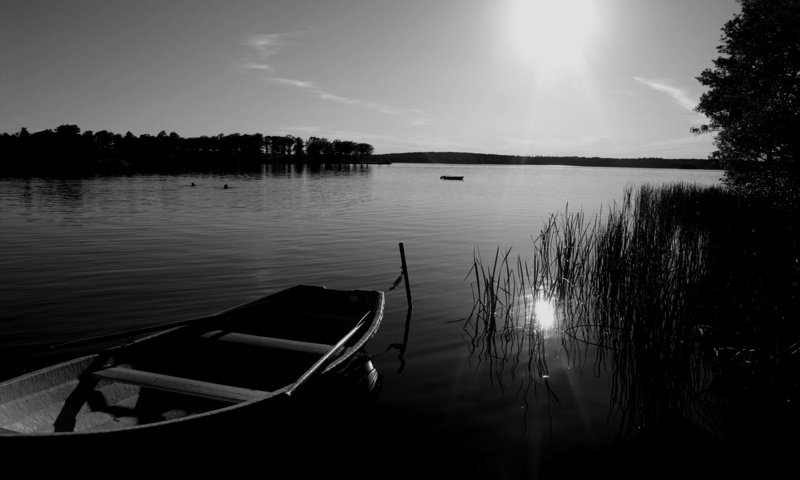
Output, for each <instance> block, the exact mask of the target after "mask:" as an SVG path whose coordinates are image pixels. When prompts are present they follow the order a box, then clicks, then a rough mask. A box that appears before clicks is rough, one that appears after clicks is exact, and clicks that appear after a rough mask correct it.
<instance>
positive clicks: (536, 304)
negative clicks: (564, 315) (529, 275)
mask: <svg viewBox="0 0 800 480" xmlns="http://www.w3.org/2000/svg"><path fill="white" fill-rule="evenodd" d="M518 302H519V303H518V305H517V308H518V309H519V310H518V317H517V318H518V324H517V327H518V328H522V329H535V330H539V331H542V332H546V333H547V332H549V333H551V332H550V331H551V330H552V329H553V328H555V326H556V306H555V303H554V302H553V300H552V299H550V298H549V297H548V296H547V295H546V294H545V293H544V292H541V291H534V290H531V291H529V292H527V293H525V294H523V295H521V296H520V297H519V300H518Z"/></svg>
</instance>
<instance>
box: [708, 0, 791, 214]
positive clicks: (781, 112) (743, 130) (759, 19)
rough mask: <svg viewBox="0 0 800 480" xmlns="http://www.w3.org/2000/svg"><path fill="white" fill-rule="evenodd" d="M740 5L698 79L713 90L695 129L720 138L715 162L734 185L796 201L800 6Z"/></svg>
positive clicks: (778, 1) (774, 2)
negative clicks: (702, 119) (716, 54)
mask: <svg viewBox="0 0 800 480" xmlns="http://www.w3.org/2000/svg"><path fill="white" fill-rule="evenodd" d="M739 3H740V4H741V7H742V8H741V12H740V13H737V14H736V15H735V16H734V17H733V19H731V20H730V21H728V22H727V23H726V24H725V26H724V27H723V29H722V31H723V35H722V38H721V42H722V43H721V45H720V46H718V47H717V50H718V52H719V53H720V54H721V55H720V57H718V58H717V59H716V60H714V62H713V63H714V67H713V68H708V69H706V70H704V71H703V72H702V73H701V75H700V76H699V77H697V79H698V80H699V81H700V83H701V84H702V85H704V86H705V87H707V88H708V91H707V92H705V93H704V94H703V95H702V96H701V98H700V103H699V105H698V107H697V111H698V112H700V113H702V114H704V115H706V116H707V117H708V119H709V122H708V123H707V124H706V125H702V126H701V127H698V128H695V129H693V131H694V132H696V133H704V132H714V133H716V138H715V145H716V147H717V151H716V152H714V154H713V157H714V158H715V159H717V160H720V161H721V162H722V163H723V165H724V166H725V169H726V172H727V175H726V181H727V183H728V184H730V185H733V186H736V187H738V188H740V189H744V190H746V191H749V192H750V193H762V194H773V193H776V192H781V194H782V195H783V196H784V197H786V196H788V197H790V198H792V199H797V198H798V193H799V192H800V187H798V184H800V182H798V179H800V171H799V170H798V164H797V159H798V157H799V156H800V74H798V72H800V29H798V28H797V26H798V25H800V2H798V1H797V0H739ZM771 179H781V180H782V181H780V182H773V181H771ZM765 189H766V191H765Z"/></svg>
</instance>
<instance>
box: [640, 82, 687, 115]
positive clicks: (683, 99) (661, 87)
mask: <svg viewBox="0 0 800 480" xmlns="http://www.w3.org/2000/svg"><path fill="white" fill-rule="evenodd" d="M633 79H634V80H636V81H637V82H639V83H641V84H643V85H646V86H648V87H650V88H652V89H653V90H656V91H658V92H662V93H666V94H667V95H669V96H670V97H672V100H674V101H675V102H676V103H677V104H678V105H680V106H681V107H683V108H684V109H686V110H688V111H690V112H694V108H695V107H696V106H697V104H698V103H699V100H698V99H697V98H694V97H693V96H692V95H691V94H690V93H689V92H687V91H686V90H684V89H682V88H679V87H676V86H673V85H670V83H669V82H668V81H664V80H653V79H649V78H643V77H633Z"/></svg>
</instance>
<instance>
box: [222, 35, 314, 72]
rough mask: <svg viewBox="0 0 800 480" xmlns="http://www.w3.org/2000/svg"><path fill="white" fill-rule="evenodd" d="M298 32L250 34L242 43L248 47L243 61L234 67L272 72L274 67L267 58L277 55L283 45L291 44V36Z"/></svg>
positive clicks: (294, 36) (295, 36) (243, 69)
mask: <svg viewBox="0 0 800 480" xmlns="http://www.w3.org/2000/svg"><path fill="white" fill-rule="evenodd" d="M300 35H301V33H300V32H288V33H270V34H259V35H250V36H248V37H246V38H245V39H244V41H243V42H242V43H244V45H246V46H247V47H248V49H247V52H246V53H245V57H244V61H243V62H241V64H240V65H239V66H237V67H236V68H237V69H238V70H242V71H255V72H274V71H275V67H274V66H272V65H271V64H269V63H267V59H268V58H270V57H272V56H274V55H277V54H278V53H279V52H280V51H281V50H282V49H283V47H285V46H287V45H289V44H291V39H292V38H297V37H298V36H300Z"/></svg>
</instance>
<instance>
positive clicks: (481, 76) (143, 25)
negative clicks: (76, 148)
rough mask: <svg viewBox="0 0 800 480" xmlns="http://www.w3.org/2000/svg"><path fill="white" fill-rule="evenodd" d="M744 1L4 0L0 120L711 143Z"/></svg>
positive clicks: (189, 132) (475, 138) (543, 142)
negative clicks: (708, 125)
mask: <svg viewBox="0 0 800 480" xmlns="http://www.w3.org/2000/svg"><path fill="white" fill-rule="evenodd" d="M738 11H739V5H738V4H737V3H736V1H735V0H315V1H311V0H260V1H256V0H225V1H221V0H220V1H211V0H158V1H150V0H135V1H132V0H124V1H118V0H71V1H65V0H51V1H41V0H0V62H2V63H1V64H0V132H8V133H14V132H17V131H19V129H20V128H21V127H27V128H28V129H29V130H30V131H37V130H42V129H45V128H55V127H57V126H58V125H61V124H65V123H70V124H77V125H78V126H79V127H81V128H82V129H83V130H94V131H97V130H110V131H112V132H115V133H125V132H126V131H131V132H133V133H134V134H137V135H139V134H143V133H150V134H157V133H158V132H160V131H161V130H166V131H167V132H172V131H175V132H177V133H179V134H180V135H182V136H199V135H215V134H218V133H236V132H238V133H263V134H266V135H287V134H290V135H296V136H301V137H303V138H307V137H309V136H322V137H327V138H329V139H330V140H333V139H335V138H339V139H342V140H354V141H358V142H367V143H370V144H372V145H373V146H374V147H375V153H390V152H409V151H467V152H484V153H499V154H516V155H578V156H612V157H649V156H654V157H670V158H705V157H706V156H707V155H708V154H709V153H710V152H711V151H712V150H713V147H712V145H711V141H712V139H711V138H710V137H709V136H700V137H696V136H694V135H692V134H690V133H689V128H690V127H691V126H693V125H699V124H701V123H702V122H703V117H702V116H700V115H699V114H697V113H695V112H694V111H693V108H694V106H695V105H696V104H697V101H698V99H699V96H700V94H701V93H702V92H703V89H702V86H701V85H700V84H699V83H698V82H697V80H696V79H695V77H696V76H697V75H699V74H700V72H701V71H702V70H703V69H704V68H707V67H709V66H711V64H712V63H711V62H712V60H713V59H714V58H716V57H717V51H716V47H717V45H719V43H720V36H721V28H722V26H723V25H724V23H725V22H726V21H728V20H729V19H730V18H731V17H732V16H733V15H734V13H736V12H738Z"/></svg>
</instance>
